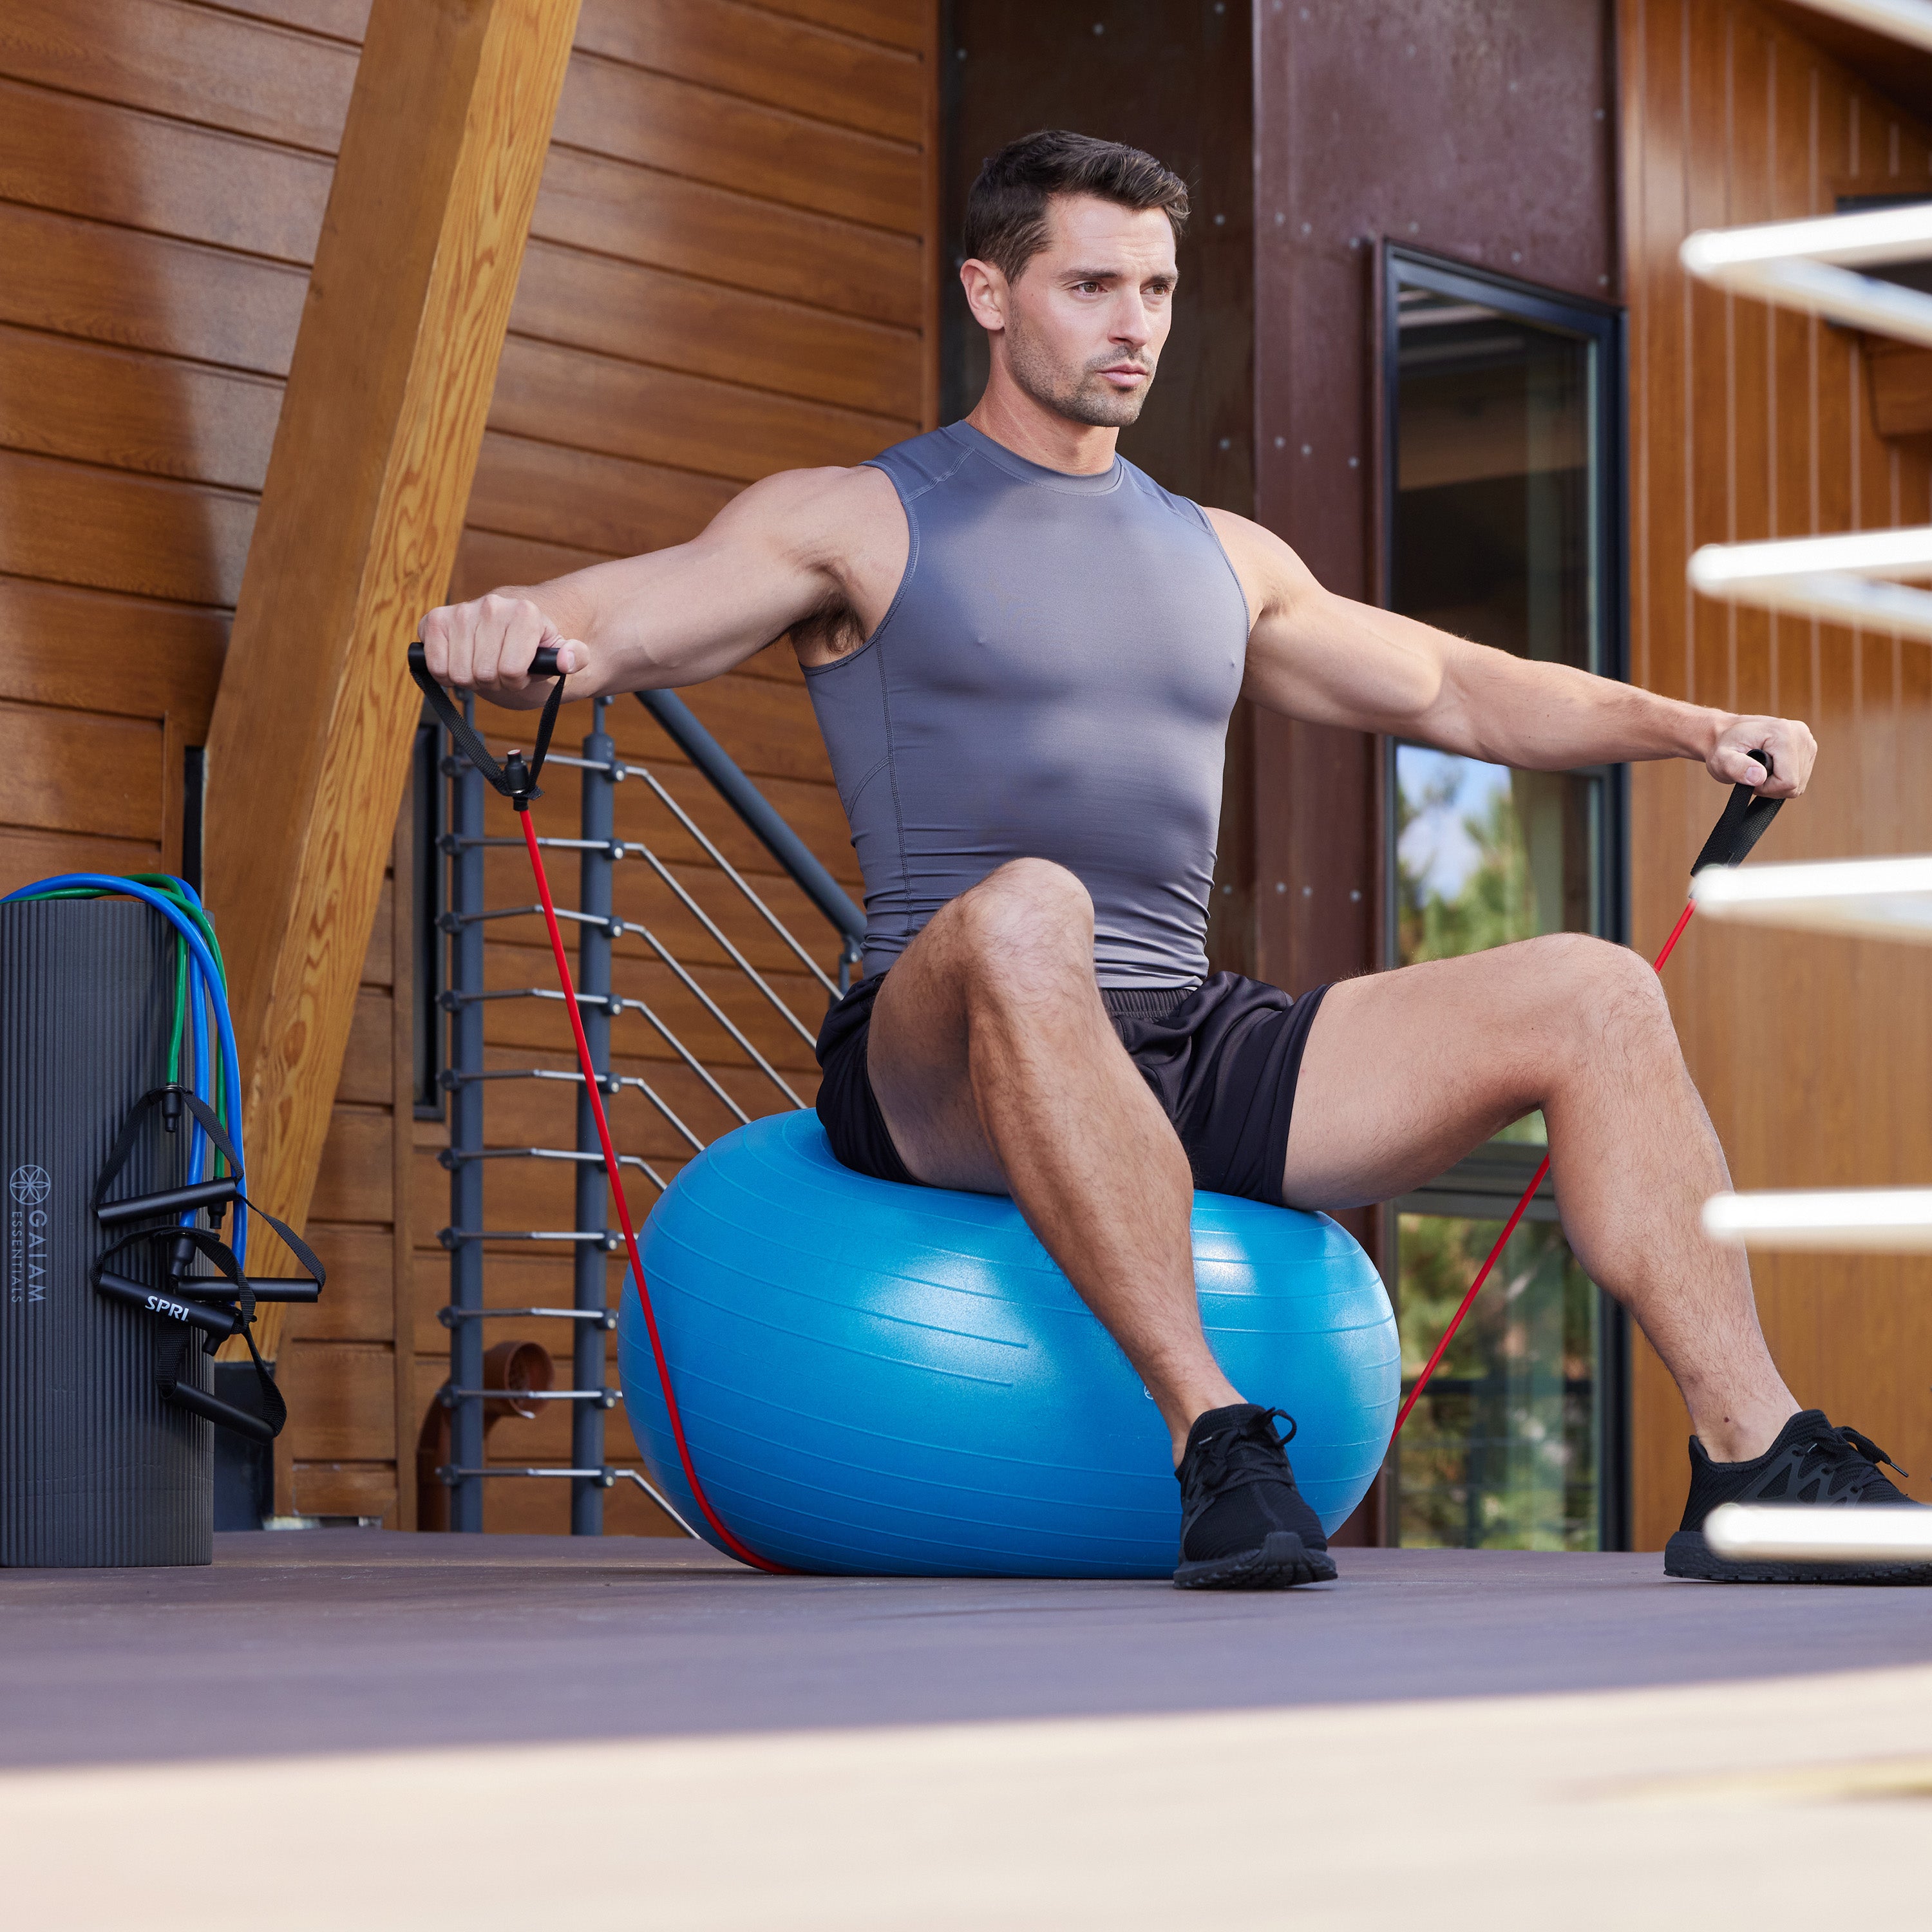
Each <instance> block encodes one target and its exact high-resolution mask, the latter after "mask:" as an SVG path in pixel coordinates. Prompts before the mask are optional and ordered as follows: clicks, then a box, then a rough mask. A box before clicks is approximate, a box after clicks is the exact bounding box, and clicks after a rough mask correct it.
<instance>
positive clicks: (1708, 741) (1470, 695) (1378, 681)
mask: <svg viewBox="0 0 1932 1932" xmlns="http://www.w3.org/2000/svg"><path fill="white" fill-rule="evenodd" d="M1208 517H1209V519H1210V520H1211V522H1212V523H1213V524H1214V529H1215V532H1216V534H1217V535H1218V536H1219V537H1220V539H1221V541H1222V544H1223V547H1224V548H1225V549H1226V550H1227V553H1228V555H1229V560H1230V561H1231V562H1232V563H1233V565H1234V566H1235V575H1236V576H1237V577H1238V578H1239V579H1240V580H1241V588H1242V590H1243V592H1244V594H1245V595H1246V596H1247V601H1248V610H1249V613H1250V619H1251V620H1252V628H1251V630H1250V635H1249V639H1248V667H1247V680H1246V683H1245V685H1244V693H1245V694H1246V695H1247V697H1251V698H1253V700H1255V701H1256V703H1259V704H1262V705H1265V706H1267V707H1268V709H1270V710H1271V711H1279V712H1284V713H1286V715H1288V716H1289V717H1292V718H1304V719H1307V721H1309V722H1310V723H1313V724H1342V725H1346V726H1348V727H1351V728H1352V729H1354V730H1358V731H1387V732H1391V733H1394V734H1396V735H1397V736H1401V737H1404V738H1410V739H1415V740H1416V741H1418V742H1420V743H1422V744H1427V745H1435V746H1436V747H1437V748H1439V749H1441V750H1442V751H1456V752H1460V753H1461V754H1463V755H1464V756H1465V757H1472V758H1481V759H1483V760H1486V761H1487V762H1488V763H1493V764H1499V765H1514V766H1517V767H1518V768H1519V769H1523V770H1526V771H1562V770H1565V769H1570V768H1571V767H1574V766H1578V765H1598V764H1620V763H1625V762H1626V761H1635V760H1643V759H1652V758H1694V759H1696V760H1698V761H1699V762H1700V763H1702V764H1703V765H1704V766H1706V768H1707V769H1709V772H1710V774H1711V775H1712V777H1713V778H1717V779H1719V780H1721V781H1723V782H1724V783H1726V784H1748V785H1760V781H1761V780H1763V778H1764V773H1763V767H1762V766H1760V765H1759V764H1758V763H1757V761H1756V760H1754V759H1753V758H1751V757H1750V756H1749V755H1748V754H1750V753H1751V752H1752V751H1766V752H1768V753H1769V754H1770V756H1771V757H1772V763H1773V766H1774V768H1775V775H1774V776H1773V777H1772V778H1770V779H1769V781H1764V782H1763V784H1762V785H1761V786H1760V789H1762V790H1763V792H1764V793H1766V796H1771V797H1778V798H1786V797H1790V796H1793V795H1795V794H1796V793H1799V792H1802V790H1804V789H1805V785H1806V784H1807V783H1808V781H1809V780H1810V778H1811V766H1812V762H1813V760H1814V758H1815V757H1817V744H1816V742H1814V739H1813V738H1812V736H1811V732H1810V730H1808V728H1807V727H1805V725H1804V724H1802V723H1800V722H1799V721H1797V720H1796V719H1793V718H1764V717H1752V716H1747V715H1741V714H1739V713H1737V712H1730V711H1719V710H1714V709H1711V708H1710V707H1709V706H1705V705H1700V704H1685V703H1681V702H1680V701H1679V700H1677V699H1676V698H1670V697H1659V696H1658V695H1657V694H1656V693H1655V692H1654V691H1642V690H1640V689H1638V688H1637V687H1636V686H1635V685H1628V684H1621V683H1619V682H1617V681H1616V679H1612V678H1605V677H1596V676H1592V675H1591V673H1589V672H1588V671H1582V670H1576V669H1575V668H1574V667H1572V666H1571V665H1568V664H1551V663H1549V662H1547V661H1539V660H1536V659H1532V658H1519V657H1516V656H1514V655H1511V653H1510V652H1508V651H1499V650H1493V649H1490V647H1489V646H1487V645H1484V644H1473V643H1469V641H1468V640H1466V638H1462V637H1451V635H1450V634H1448V632H1447V631H1439V630H1436V629H1434V628H1432V627H1431V626H1430V625H1427V624H1421V623H1418V622H1416V621H1415V619H1413V618H1411V617H1403V616H1397V614H1396V613H1394V611H1391V610H1376V608H1374V607H1373V606H1372V605H1370V604H1358V603H1356V602H1355V601H1353V600H1352V599H1351V598H1346V597H1340V596H1337V595H1335V594H1334V592H1331V591H1328V590H1325V589H1323V588H1322V586H1321V585H1320V584H1319V583H1317V582H1316V580H1315V577H1314V576H1313V573H1311V572H1310V570H1309V569H1308V567H1307V565H1305V564H1304V563H1303V562H1302V561H1301V559H1300V558H1299V557H1298V556H1296V555H1295V553H1294V551H1293V550H1290V549H1289V547H1288V545H1287V544H1285V543H1283V541H1281V539H1280V538H1279V537H1277V536H1276V535H1274V534H1273V533H1272V532H1270V531H1268V530H1265V529H1262V527H1261V526H1260V525H1259V524H1258V523H1250V522H1249V521H1248V520H1247V518H1246V517H1237V516H1235V515H1233V514H1232V513H1230V512H1229V511H1224V510H1211V511H1208Z"/></svg>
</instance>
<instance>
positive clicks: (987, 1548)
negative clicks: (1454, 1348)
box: [617, 1112, 1401, 1577]
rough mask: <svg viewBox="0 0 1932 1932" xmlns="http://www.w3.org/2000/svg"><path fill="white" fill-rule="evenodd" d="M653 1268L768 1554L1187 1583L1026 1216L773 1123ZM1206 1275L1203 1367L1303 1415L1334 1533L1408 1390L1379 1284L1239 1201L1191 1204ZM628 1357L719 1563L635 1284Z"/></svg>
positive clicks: (646, 1423)
mask: <svg viewBox="0 0 1932 1932" xmlns="http://www.w3.org/2000/svg"><path fill="white" fill-rule="evenodd" d="M1194 1262H1195V1276H1196V1281H1197V1282H1198V1283H1199V1288H1200V1293H1201V1310H1202V1319H1203V1320H1204V1322H1205V1325H1206V1327H1207V1331H1208V1341H1209V1343H1210V1344H1211V1346H1212V1347H1213V1349H1214V1353H1215V1355H1216V1356H1217V1358H1219V1359H1220V1364H1221V1366H1222V1367H1223V1369H1224V1370H1226V1372H1227V1374H1228V1376H1229V1379H1230V1380H1231V1381H1232V1382H1233V1383H1234V1384H1235V1386H1236V1387H1237V1388H1239V1389H1240V1390H1241V1391H1242V1393H1243V1394H1244V1395H1245V1396H1247V1398H1248V1399H1249V1400H1250V1401H1251V1402H1259V1403H1268V1404H1271V1405H1274V1406H1278V1407H1280V1408H1282V1409H1286V1410H1287V1411H1288V1412H1289V1414H1290V1415H1292V1416H1293V1417H1294V1418H1295V1421H1296V1423H1297V1424H1298V1433H1297V1434H1296V1436H1295V1441H1294V1444H1293V1446H1292V1448H1291V1449H1290V1451H1289V1454H1290V1456H1291V1457H1292V1460H1293V1461H1294V1464H1295V1477H1296V1480H1297V1481H1298V1482H1299V1483H1300V1484H1301V1488H1302V1490H1303V1492H1304V1493H1305V1494H1306V1496H1307V1498H1308V1500H1309V1502H1310V1504H1311V1505H1313V1507H1314V1508H1315V1509H1316V1511H1319V1514H1320V1515H1321V1517H1322V1523H1323V1524H1324V1526H1325V1527H1326V1528H1328V1529H1330V1530H1333V1529H1335V1528H1336V1527H1337V1526H1338V1525H1339V1524H1340V1523H1341V1522H1342V1521H1343V1519H1344V1518H1345V1517H1346V1516H1347V1515H1348V1514H1349V1512H1350V1511H1352V1510H1353V1509H1354V1508H1355V1505H1357V1504H1358V1502H1361V1499H1362V1497H1363V1496H1364V1493H1366V1491H1367V1489H1368V1487H1369V1484H1370V1481H1372V1480H1373V1478H1374V1475H1375V1473H1376V1470H1377V1469H1379V1468H1380V1467H1381V1466H1382V1457H1383V1455H1384V1454H1385V1452H1386V1451H1387V1450H1388V1442H1389V1435H1390V1432H1391V1429H1392V1427H1394V1421H1395V1413H1396V1405H1397V1398H1398V1397H1399V1396H1400V1391H1401V1352H1400V1346H1399V1343H1398V1341H1397V1334H1396V1325H1395V1318H1394V1314H1393V1313H1391V1310H1390V1307H1389V1301H1388V1295H1387V1293H1386V1292H1385V1291H1384V1289H1383V1287H1382V1282H1381V1280H1380V1278H1379V1277H1378V1276H1377V1274H1376V1271H1375V1268H1374V1267H1373V1265H1372V1264H1371V1263H1370V1260H1369V1258H1368V1257H1367V1255H1365V1254H1364V1253H1363V1252H1362V1250H1361V1248H1360V1247H1358V1246H1357V1245H1356V1244H1355V1241H1352V1239H1351V1238H1349V1235H1347V1234H1346V1233H1345V1232H1343V1230H1342V1229H1340V1228H1339V1227H1337V1226H1336V1224H1335V1223H1334V1222H1333V1221H1331V1220H1329V1219H1328V1217H1327V1216H1326V1215H1323V1214H1298V1213H1295V1211H1292V1210H1291V1209H1288V1208H1268V1207H1264V1206H1263V1205H1261V1204H1260V1203H1259V1202H1253V1201H1244V1200H1239V1199H1235V1197H1234V1196H1230V1195H1226V1194H1197V1195H1196V1196H1195V1197H1194ZM643 1264H644V1271H645V1274H646V1278H647V1280H649V1283H650V1290H651V1301H652V1307H653V1308H654V1309H655V1311H656V1314H657V1319H658V1332H659V1334H660V1335H661V1337H662V1339H663V1342H664V1354H665V1358H666V1360H667V1363H668V1364H669V1366H670V1376H671V1385H672V1387H673V1389H674V1390H675V1391H676V1394H677V1400H678V1404H679V1410H680V1412H681V1413H682V1416H683V1419H684V1427H685V1439H686V1440H687V1441H688V1443H689V1445H690V1448H691V1460H692V1461H693V1463H694V1465H695V1466H696V1468H697V1475H698V1479H699V1481H700V1482H702V1483H703V1485H704V1489H705V1493H706V1495H707V1496H709V1498H710V1500H711V1503H712V1508H715V1510H716V1511H718V1514H719V1515H720V1516H721V1517H722V1518H723V1519H724V1522H725V1523H727V1525H728V1526H730V1529H731V1531H732V1532H733V1535H736V1536H737V1537H738V1538H740V1539H741V1540H742V1541H743V1542H745V1544H748V1545H749V1546H750V1547H751V1549H753V1550H755V1551H756V1552H757V1553H758V1554H759V1555H760V1556H763V1557H766V1558H768V1559H770V1560H771V1561H772V1562H776V1563H778V1564H781V1565H784V1567H785V1568H787V1569H790V1570H802V1571H814V1572H817V1573H820V1574H827V1575H836V1576H868V1577H881V1576H884V1577H1166V1576H1167V1575H1168V1574H1170V1573H1171V1572H1172V1570H1173V1568H1174V1565H1175V1547H1176V1541H1177V1537H1178V1531H1179V1527H1180V1521H1181V1513H1180V1511H1181V1498H1180V1492H1179V1490H1178V1487H1177V1486H1176V1484H1175V1480H1174V1471H1173V1457H1172V1451H1171V1450H1170V1448H1169V1443H1168V1436H1167V1431H1166V1428H1165V1427H1163V1424H1162V1422H1161V1420H1160V1415H1159V1413H1158V1412H1157V1410H1156V1409H1155V1408H1154V1403H1153V1402H1152V1400H1151V1398H1150V1397H1148V1394H1147V1391H1145V1389H1144V1388H1142V1385H1141V1382H1140V1378H1139V1376H1136V1374H1135V1373H1134V1371H1133V1369H1132V1368H1131V1367H1129V1366H1128V1364H1127V1358H1126V1357H1125V1356H1124V1355H1122V1354H1121V1351H1120V1349H1119V1348H1118V1346H1117V1345H1116V1344H1115V1342H1114V1341H1113V1340H1112V1337H1110V1336H1109V1334H1107V1332H1106V1330H1105V1329H1104V1328H1102V1326H1101V1325H1100V1322H1098V1321H1097V1320H1096V1319H1095V1318H1094V1316H1093V1315H1092V1313H1091V1312H1090V1311H1089V1310H1088V1307H1087V1306H1086V1304H1085V1303H1084V1302H1083V1301H1082V1300H1081V1299H1080V1298H1079V1295H1077V1294H1076V1293H1075V1292H1074V1290H1073V1286H1072V1284H1071V1283H1070V1282H1069V1281H1068V1280H1067V1277H1066V1276H1065V1275H1064V1274H1061V1271H1060V1270H1059V1268H1058V1267H1057V1266H1056V1265H1055V1263H1054V1262H1053V1261H1052V1258H1051V1257H1050V1256H1049V1255H1048V1254H1047V1253H1046V1250H1045V1249H1044V1248H1043V1247H1041V1246H1040V1242H1039V1241H1038V1240H1037V1238H1035V1236H1034V1233H1033V1232H1032V1230H1031V1229H1029V1228H1028V1226H1027V1225H1026V1223H1025V1221H1023V1220H1022V1219H1021V1218H1020V1215H1019V1211H1018V1210H1017V1209H1016V1208H1015V1207H1014V1206H1013V1203H1012V1202H1010V1201H1007V1200H1004V1199H1000V1198H998V1197H997V1196H990V1195H983V1194H955V1193H947V1192H944V1191H942V1190H939V1189H937V1188H925V1187H902V1186H900V1185H898V1184H896V1183H895V1182H892V1181H874V1180H872V1179H871V1178H868V1176H865V1175H859V1174H854V1173H853V1172H851V1170H850V1169H848V1168H844V1167H841V1166H840V1165H839V1164H838V1162H837V1161H836V1160H835V1159H834V1158H833V1157H832V1150H831V1148H830V1147H829V1145H827V1143H826V1139H825V1134H824V1131H823V1129H822V1128H821V1127H820V1126H819V1124H818V1121H817V1117H816V1116H815V1115H811V1114H809V1113H805V1112H799V1113H790V1114H780V1115H773V1116H772V1117H771V1118H769V1119H766V1120H761V1121H753V1122H752V1123H751V1125H750V1126H749V1127H740V1128H739V1129H738V1130H737V1131H736V1133H731V1134H728V1135H727V1136H725V1137H724V1139H722V1140H720V1141H718V1142H715V1143H714V1144H713V1145H712V1146H710V1147H709V1148H706V1150H705V1151H704V1152H703V1154H700V1155H699V1156H698V1157H697V1159H696V1160H693V1161H692V1162H691V1163H690V1165H689V1166H687V1167H686V1168H685V1169H684V1171H683V1172H682V1173H681V1174H680V1175H679V1176H678V1177H677V1178H676V1181H673V1184H672V1185H671V1187H670V1190H668V1192H667V1193H665V1195H664V1197H663V1198H662V1199H661V1200H660V1201H659V1202H658V1204H657V1206H656V1208H655V1210H654V1211H652V1215H651V1217H650V1220H649V1223H648V1224H647V1225H646V1228H645V1229H644V1234H643ZM617 1360H618V1368H619V1375H620V1376H621V1378H622V1382H623V1388H624V1400H625V1406H626V1407H627V1409H628V1412H629V1415H630V1421H631V1429H632V1431H633V1432H634V1434H635V1436H636V1437H637V1445H638V1448H640V1451H642V1453H643V1457H644V1460H645V1462H646V1464H647V1465H648V1466H649V1469H650V1472H651V1475H652V1478H653V1479H654V1480H655V1481H656V1483H657V1484H658V1486H659V1487H661V1489H662V1490H664V1493H665V1494H666V1495H667V1496H668V1497H669V1498H670V1500H671V1502H673V1504H674V1505H676V1508H677V1509H678V1511H679V1513H680V1514H682V1516H683V1517H684V1519H685V1521H686V1522H687V1523H689V1524H690V1525H691V1526H692V1528H694V1529H697V1531H698V1532H700V1534H701V1535H704V1536H705V1537H706V1538H707V1539H708V1540H709V1541H712V1542H713V1543H716V1542H718V1538H717V1537H716V1536H715V1533H714V1532H712V1530H711V1529H710V1526H709V1525H708V1524H707V1523H706V1522H705V1520H704V1518H703V1514H702V1513H701V1512H700V1510H699V1509H698V1508H697V1503H696V1501H695V1499H694V1498H693V1497H692V1496H691V1490H690V1487H689V1486H688V1484H686V1482H685V1478H684V1472H683V1470H682V1468H681V1466H680V1465H679V1460H678V1455H677V1450H676V1445H675V1443H674V1442H673V1440H672V1437H671V1433H670V1421H669V1418H668V1416H667V1413H666V1411H665V1409H664V1396H663V1393H662V1391H661V1389H660V1388H659V1387H658V1376H657V1371H656V1368H655V1364H654V1363H653V1361H652V1355H651V1346H650V1337H649V1335H648V1334H647V1333H646V1331H645V1328H644V1322H643V1316H642V1314H641V1313H640V1310H639V1309H638V1306H637V1295H636V1294H635V1292H634V1290H633V1289H632V1288H631V1284H630V1283H628V1280H627V1282H626V1283H625V1292H624V1295H623V1298H622V1312H621V1314H620V1316H619V1322H618V1331H617ZM719 1547H723V1546H722V1545H721V1544H719Z"/></svg>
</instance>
